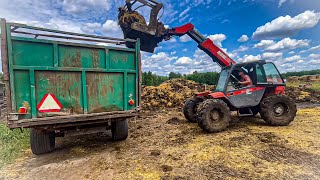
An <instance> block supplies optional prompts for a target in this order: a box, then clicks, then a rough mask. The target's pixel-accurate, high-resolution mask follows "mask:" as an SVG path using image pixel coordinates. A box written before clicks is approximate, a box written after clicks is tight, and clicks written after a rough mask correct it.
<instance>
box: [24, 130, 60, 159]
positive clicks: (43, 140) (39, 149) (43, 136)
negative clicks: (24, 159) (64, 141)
mask: <svg viewBox="0 0 320 180" xmlns="http://www.w3.org/2000/svg"><path fill="white" fill-rule="evenodd" d="M30 146H31V151H32V153H33V154H36V155H39V154H44V153H49V152H52V151H53V150H54V146H55V132H50V131H46V130H42V129H34V128H32V129H30Z"/></svg>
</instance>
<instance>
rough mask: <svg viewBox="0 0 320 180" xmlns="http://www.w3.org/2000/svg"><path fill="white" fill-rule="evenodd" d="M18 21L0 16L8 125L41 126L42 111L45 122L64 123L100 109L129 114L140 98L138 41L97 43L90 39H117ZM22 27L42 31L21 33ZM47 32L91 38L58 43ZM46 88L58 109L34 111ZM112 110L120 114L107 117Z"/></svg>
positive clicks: (93, 115) (96, 113) (83, 118)
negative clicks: (114, 44) (112, 44)
mask: <svg viewBox="0 0 320 180" xmlns="http://www.w3.org/2000/svg"><path fill="white" fill-rule="evenodd" d="M20 26H21V25H18V24H10V23H6V22H5V21H4V20H1V27H2V28H3V27H5V29H1V31H2V34H5V35H7V37H5V36H4V35H1V39H2V40H4V41H6V42H5V43H2V46H1V49H2V53H3V54H2V57H3V60H4V61H3V63H2V64H3V67H5V68H7V69H4V73H5V80H6V81H8V80H9V77H10V84H9V83H7V85H8V89H9V90H8V94H10V95H11V96H9V97H11V103H12V108H13V109H12V110H11V111H10V110H9V114H10V113H12V117H11V116H10V117H9V122H10V124H11V126H10V127H14V128H16V127H30V126H31V125H30V124H29V125H28V123H29V122H31V121H32V122H33V123H34V124H32V126H37V125H42V126H43V125H46V124H48V122H45V120H46V119H47V118H48V116H49V117H52V118H54V119H51V120H50V121H51V122H50V124H51V125H52V124H54V121H55V120H56V121H57V124H59V123H60V122H59V120H62V119H64V121H63V122H64V123H71V124H72V123H73V122H74V121H75V117H78V116H79V118H80V119H79V122H80V121H81V123H83V122H82V121H86V120H88V119H87V118H88V117H89V116H90V119H92V120H98V119H99V117H100V116H99V115H100V114H103V113H110V114H109V115H108V118H111V117H114V118H119V117H127V116H128V117H129V116H134V114H132V112H134V111H135V112H136V110H135V108H137V106H138V105H139V98H140V91H139V88H140V84H139V82H140V71H141V68H140V64H139V54H140V53H139V52H140V49H139V47H140V43H139V41H137V42H136V41H132V40H122V41H123V42H136V49H128V48H121V47H108V46H99V45H95V44H93V43H92V42H99V41H100V40H106V39H110V40H116V41H118V40H119V39H116V38H107V37H96V36H94V37H93V36H90V35H83V34H74V33H66V32H61V31H55V30H48V29H43V28H36V27H28V26H23V28H21V27H20ZM25 29H29V30H31V31H29V32H33V31H34V30H38V31H45V32H34V34H30V33H29V34H26V33H23V32H22V31H24V30H25ZM18 31H19V32H18ZM13 32H14V33H13ZM50 33H57V34H59V33H62V34H60V35H61V37H62V36H63V35H64V34H69V35H70V34H74V35H75V36H79V37H77V38H82V40H83V41H85V40H86V39H85V38H83V37H86V38H92V39H90V44H86V43H82V42H81V43H80V42H79V43H75V42H64V41H58V40H57V36H55V35H56V34H54V35H52V34H51V35H50ZM11 35H13V36H11ZM27 35H28V36H27ZM33 35H34V36H33ZM41 36H45V38H41ZM50 37H52V39H50ZM94 38H98V39H94ZM66 39H68V38H66ZM99 39H100V40H99ZM88 41H89V40H88ZM117 44H119V43H117ZM4 45H5V46H4ZM6 60H7V61H6ZM49 93H51V94H54V96H55V97H56V98H57V99H58V101H60V103H61V104H62V107H63V108H62V110H61V111H60V109H57V111H53V110H56V109H50V110H49V111H41V112H43V113H40V112H39V111H38V110H37V105H38V104H39V103H40V101H41V100H42V99H43V97H44V96H45V95H46V94H49ZM8 99H9V100H10V98H8ZM131 99H132V100H134V102H135V104H134V105H132V101H130V100H131ZM129 101H130V103H129ZM20 107H24V108H27V114H24V112H23V111H19V108H20ZM59 107H60V104H59ZM118 112H123V115H121V116H111V115H112V114H116V113H118ZM17 114H19V115H18V116H17ZM16 117H18V118H19V120H25V119H26V121H25V122H27V123H26V124H15V122H16V120H17V119H15V118H16ZM69 117H74V118H70V119H69ZM101 118H105V116H103V117H102V116H101ZM41 120H43V121H41ZM88 121H89V120H88ZM69 125H70V124H69Z"/></svg>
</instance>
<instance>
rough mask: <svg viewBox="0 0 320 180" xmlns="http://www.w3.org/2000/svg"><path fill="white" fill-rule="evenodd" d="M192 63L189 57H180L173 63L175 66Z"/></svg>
mask: <svg viewBox="0 0 320 180" xmlns="http://www.w3.org/2000/svg"><path fill="white" fill-rule="evenodd" d="M191 63H192V59H191V58H189V57H181V58H179V59H178V60H177V61H176V62H175V63H174V64H175V65H177V66H187V65H189V64H191Z"/></svg>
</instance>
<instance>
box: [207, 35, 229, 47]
mask: <svg viewBox="0 0 320 180" xmlns="http://www.w3.org/2000/svg"><path fill="white" fill-rule="evenodd" d="M208 38H209V39H211V41H213V42H214V43H215V44H216V45H217V46H219V47H222V42H223V41H224V40H226V39H227V36H226V35H224V34H214V35H210V36H208Z"/></svg>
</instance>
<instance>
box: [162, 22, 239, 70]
mask: <svg viewBox="0 0 320 180" xmlns="http://www.w3.org/2000/svg"><path fill="white" fill-rule="evenodd" d="M185 34H188V35H189V36H190V37H191V38H192V39H196V41H197V42H198V44H199V48H200V49H202V50H203V51H204V52H206V53H207V54H208V55H209V56H210V57H215V59H216V61H217V63H218V64H219V65H220V66H221V67H228V66H231V65H233V64H236V62H235V61H233V60H232V59H231V58H230V57H229V56H228V55H227V54H226V53H225V52H224V51H223V50H222V49H221V48H219V47H218V46H217V45H215V44H214V43H213V41H212V40H211V39H209V38H207V39H206V38H204V37H203V36H202V35H201V34H199V33H198V32H197V31H196V30H195V27H194V25H193V24H191V23H189V24H185V25H183V26H180V27H176V28H172V29H170V30H168V33H167V37H166V38H165V39H167V40H168V39H170V37H171V36H183V35H185Z"/></svg>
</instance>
